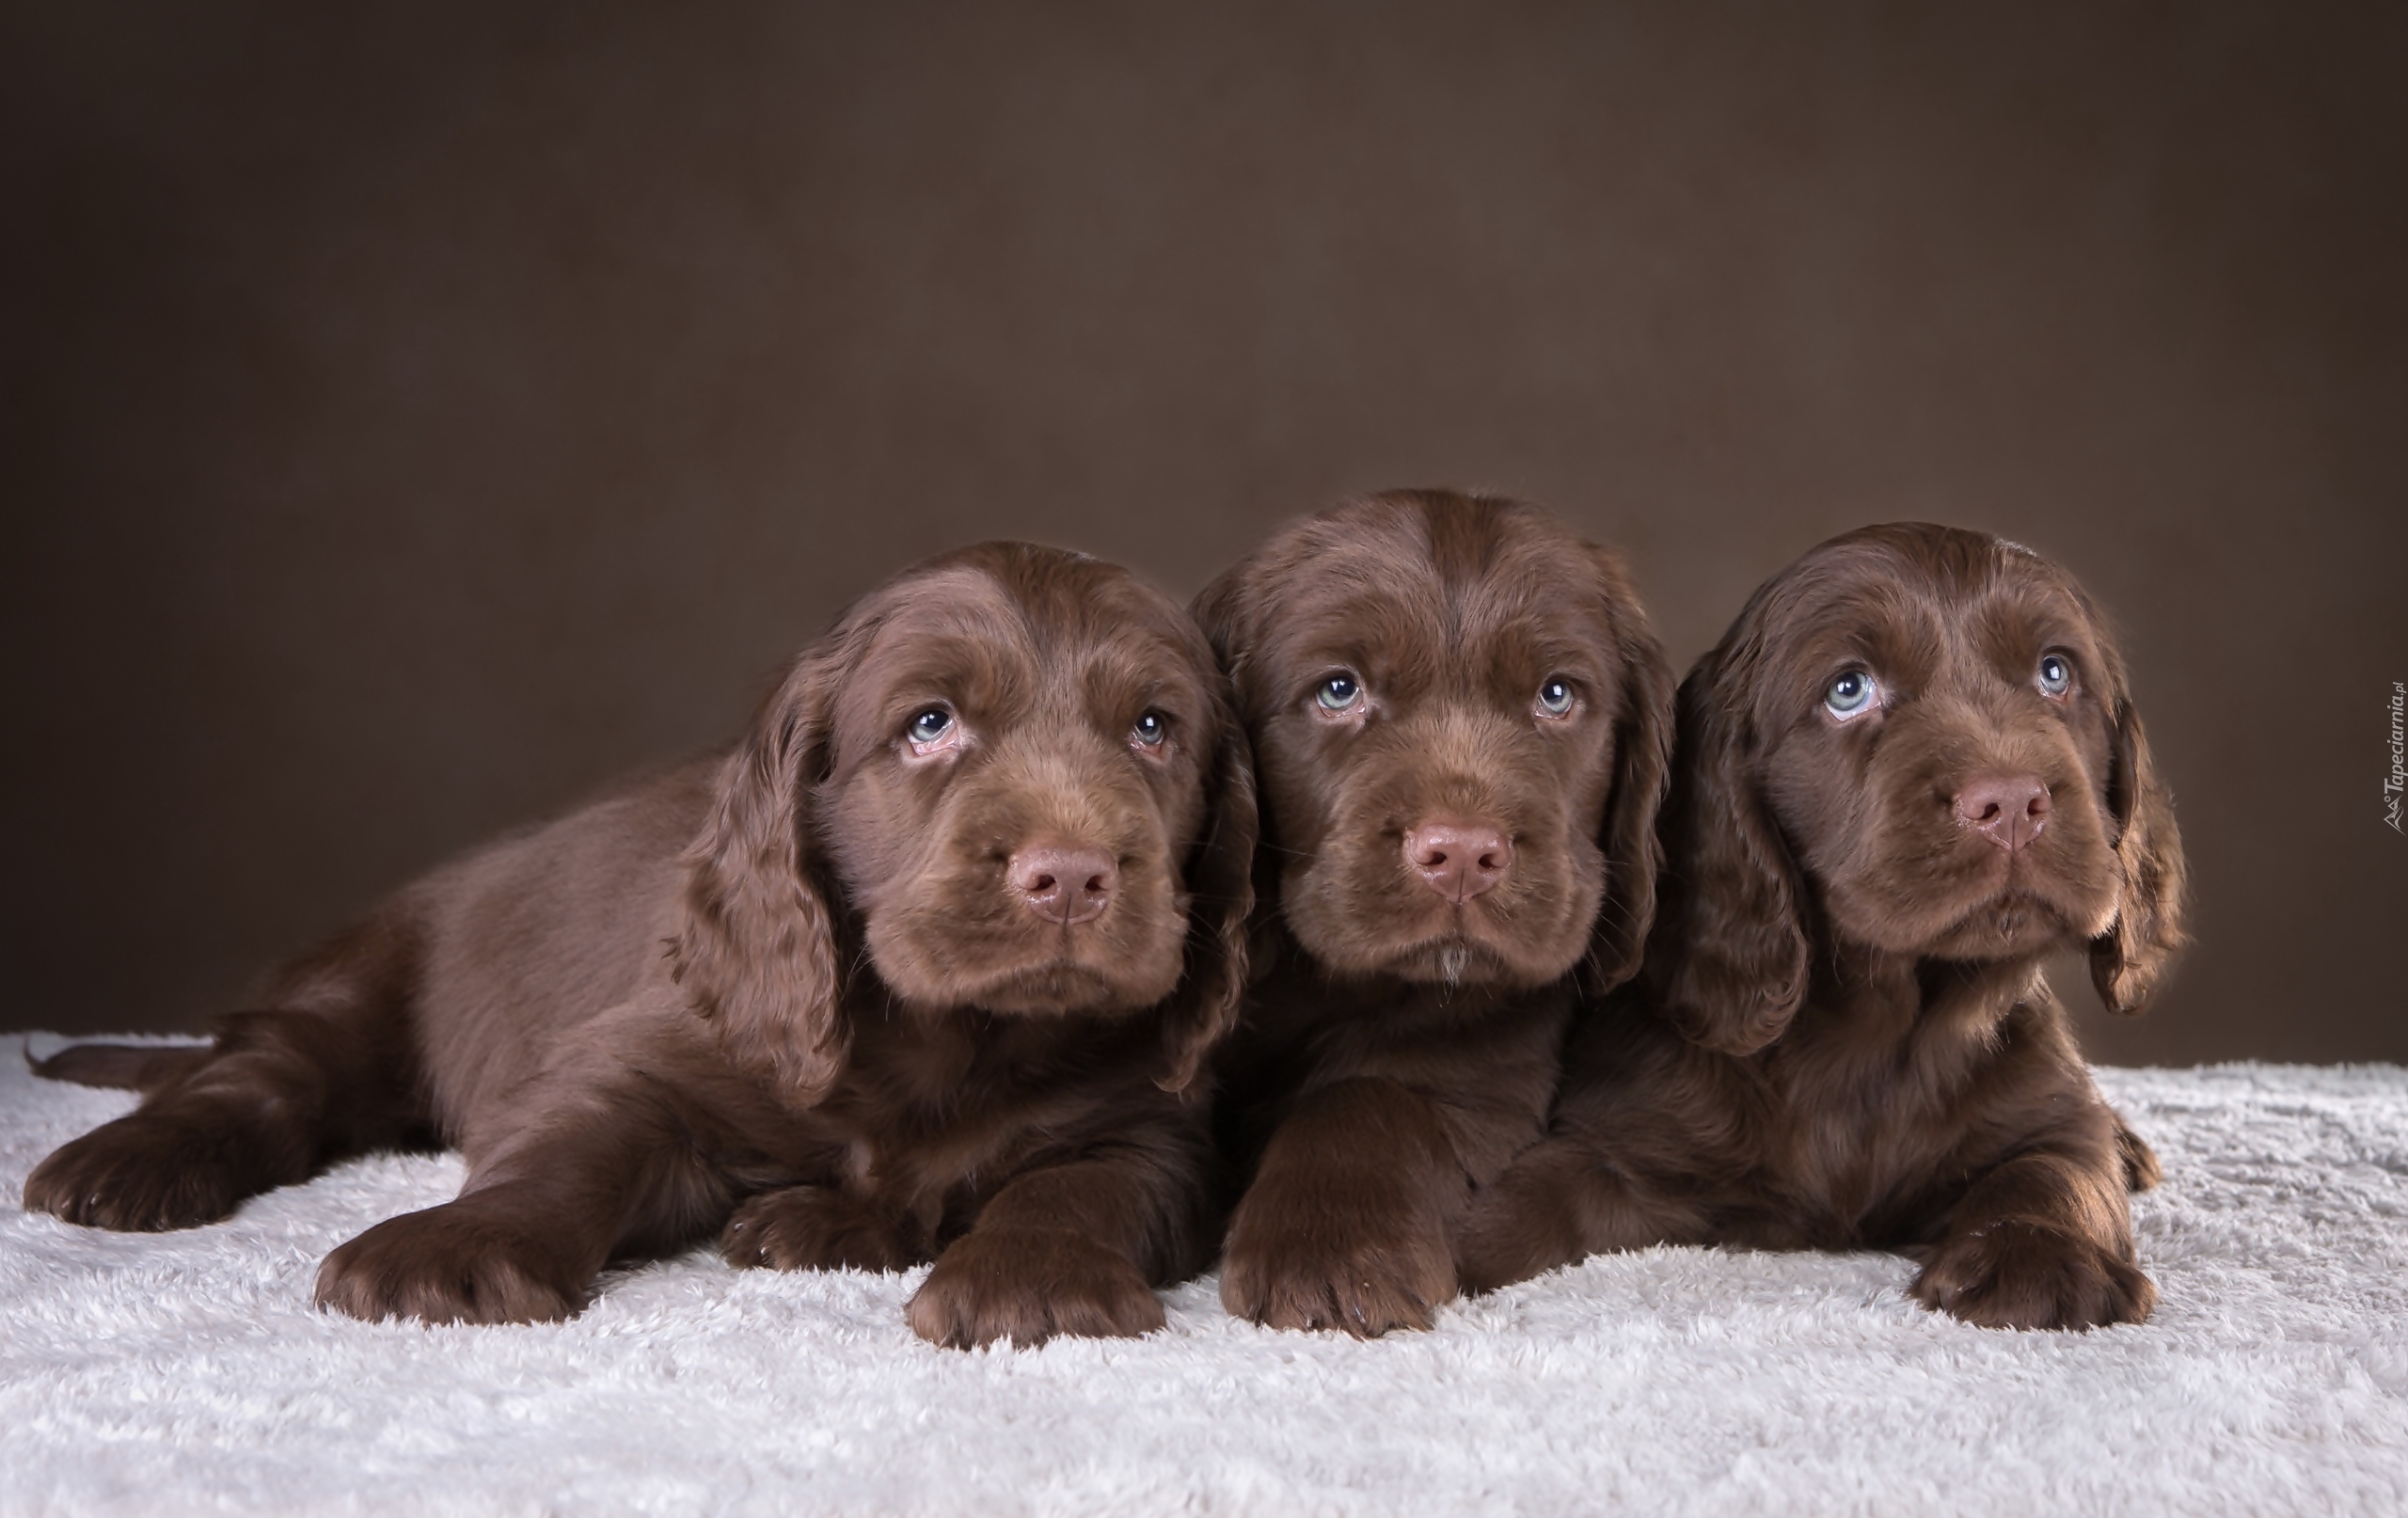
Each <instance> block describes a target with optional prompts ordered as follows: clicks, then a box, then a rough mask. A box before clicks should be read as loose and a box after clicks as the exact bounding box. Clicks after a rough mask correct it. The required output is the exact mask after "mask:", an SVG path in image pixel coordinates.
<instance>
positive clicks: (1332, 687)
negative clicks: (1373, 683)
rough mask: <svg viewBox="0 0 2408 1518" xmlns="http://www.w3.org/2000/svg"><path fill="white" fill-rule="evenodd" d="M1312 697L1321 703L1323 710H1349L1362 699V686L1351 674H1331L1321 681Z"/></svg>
mask: <svg viewBox="0 0 2408 1518" xmlns="http://www.w3.org/2000/svg"><path fill="white" fill-rule="evenodd" d="M1313 699H1314V700H1315V701H1318V702H1320V703H1321V709H1322V710H1323V711H1325V712H1342V711H1350V710H1352V709H1353V708H1354V707H1355V705H1356V704H1358V703H1360V702H1361V701H1362V699H1363V687H1362V685H1361V684H1360V683H1359V682H1357V681H1356V680H1355V677H1354V676H1353V675H1351V674H1333V675H1331V676H1330V677H1329V678H1328V679H1326V680H1323V682H1322V683H1321V689H1319V690H1318V691H1316V692H1314V694H1313Z"/></svg>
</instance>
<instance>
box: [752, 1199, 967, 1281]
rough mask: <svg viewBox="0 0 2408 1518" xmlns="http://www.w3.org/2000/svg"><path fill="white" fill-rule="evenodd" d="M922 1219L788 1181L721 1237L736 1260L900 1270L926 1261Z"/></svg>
mask: <svg viewBox="0 0 2408 1518" xmlns="http://www.w3.org/2000/svg"><path fill="white" fill-rule="evenodd" d="M924 1233H925V1230H923V1229H922V1228H921V1227H920V1226H919V1224H918V1220H917V1219H915V1218H904V1217H895V1216H891V1215H889V1214H887V1213H885V1212H883V1211H880V1210H878V1209H875V1208H872V1207H870V1206H868V1205H867V1204H865V1203H863V1201H862V1200H861V1199H860V1198H858V1197H856V1196H853V1195H850V1194H848V1193H846V1192H845V1191H843V1190H842V1189H840V1188H838V1187H835V1186H784V1187H780V1188H779V1189H778V1190H776V1191H770V1192H763V1193H761V1194H759V1195H757V1196H753V1197H752V1198H750V1199H748V1200H747V1201H746V1202H745V1203H744V1204H743V1205H742V1206H741V1207H738V1208H737V1210H736V1215H735V1216H734V1217H731V1218H729V1219H728V1220H727V1226H725V1227H723V1228H721V1230H720V1234H719V1250H720V1254H721V1256H723V1257H725V1258H726V1260H727V1262H728V1263H729V1264H730V1265H734V1266H737V1267H738V1268H743V1267H747V1266H768V1267H769V1268H771V1269H773V1270H781V1271H832V1270H856V1271H900V1270H908V1269H910V1268H911V1266H914V1265H919V1264H923V1263H926V1261H927V1258H928V1251H927V1241H926V1240H925V1238H924Z"/></svg>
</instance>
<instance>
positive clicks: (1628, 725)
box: [1588, 550, 1672, 996]
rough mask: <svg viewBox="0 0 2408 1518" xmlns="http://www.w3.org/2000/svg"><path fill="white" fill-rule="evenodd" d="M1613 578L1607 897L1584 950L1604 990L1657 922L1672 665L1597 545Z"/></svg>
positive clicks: (1635, 963)
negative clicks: (1616, 658)
mask: <svg viewBox="0 0 2408 1518" xmlns="http://www.w3.org/2000/svg"><path fill="white" fill-rule="evenodd" d="M1598 557H1599V559H1601V560H1602V561H1604V562H1605V568H1606V573H1607V578H1608V583H1609V584H1610V585H1611V586H1612V596H1611V599H1612V600H1613V603H1614V604H1613V623H1614V628H1615V637H1616V641H1617V644H1618V647H1617V652H1618V653H1619V654H1620V656H1621V658H1622V666H1623V678H1624V682H1625V685H1624V703H1625V704H1624V709H1623V714H1622V719H1621V721H1620V723H1619V724H1618V727H1617V730H1616V732H1615V734H1614V783H1613V790H1612V792H1611V794H1609V795H1608V797H1607V798H1606V814H1605V820H1604V825H1603V827H1602V828H1601V829H1600V830H1599V832H1598V837H1597V846H1598V847H1599V848H1600V849H1602V850H1603V851H1604V853H1605V856H1606V899H1605V900H1604V901H1602V902H1600V903H1599V904H1598V908H1597V928H1596V935H1595V938H1594V941H1592V944H1591V946H1590V950H1589V965H1588V969H1589V984H1590V989H1591V990H1592V992H1594V993H1595V994H1597V995H1601V996H1602V995H1604V994H1605V993H1606V992H1607V991H1609V990H1612V989H1613V988H1615V987H1617V986H1619V985H1621V984H1622V983H1623V982H1624V981H1626V980H1628V979H1629V978H1630V977H1631V976H1632V975H1634V974H1636V973H1638V972H1639V964H1640V954H1641V952H1642V951H1643V950H1644V949H1645V947H1646V944H1647V934H1648V930H1649V929H1650V928H1651V927H1652V926H1654V925H1655V922H1656V874H1657V872H1658V871H1659V870H1661V868H1662V867H1663V862H1664V850H1663V846H1662V845H1661V844H1660V843H1659V842H1658V841H1657V838H1656V814H1657V812H1658V811H1659V810H1660V809H1661V808H1662V806H1663V804H1664V790H1665V786H1666V785H1667V784H1668V783H1670V781H1671V759H1672V667H1671V663H1670V662H1669V661H1667V660H1666V659H1665V657H1664V645H1663V644H1661V643H1659V642H1657V641H1656V635H1655V634H1654V633H1653V632H1651V631H1649V630H1648V627H1647V625H1646V622H1645V620H1644V619H1643V618H1642V617H1641V615H1640V611H1639V601H1638V599H1637V597H1635V596H1634V595H1632V594H1631V593H1630V590H1629V587H1628V586H1627V585H1626V584H1625V583H1624V578H1623V575H1622V568H1621V565H1620V564H1619V563H1617V562H1615V561H1613V559H1612V558H1611V557H1610V556H1609V555H1608V554H1606V553H1604V552H1603V551H1602V550H1600V552H1599V554H1598Z"/></svg>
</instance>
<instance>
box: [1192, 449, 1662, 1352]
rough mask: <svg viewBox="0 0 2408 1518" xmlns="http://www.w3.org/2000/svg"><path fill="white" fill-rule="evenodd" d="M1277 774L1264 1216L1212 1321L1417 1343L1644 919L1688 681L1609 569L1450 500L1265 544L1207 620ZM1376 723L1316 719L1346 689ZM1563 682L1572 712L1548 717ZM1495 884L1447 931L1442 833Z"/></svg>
mask: <svg viewBox="0 0 2408 1518" xmlns="http://www.w3.org/2000/svg"><path fill="white" fill-rule="evenodd" d="M1197 611H1198V616H1199V618H1200V619H1201V620H1202V621H1203V623H1204V624H1205V625H1206V627H1207V628H1208V629H1209V630H1210V631H1211V633H1212V638H1213V640H1214V643H1215V644H1216V646H1217V647H1218V648H1219V649H1220V651H1221V654H1222V656H1223V658H1224V660H1225V661H1226V662H1227V663H1228V668H1229V670H1230V672H1231V675H1232V678H1233V679H1234V681H1235V683H1236V686H1237V689H1238V699H1239V702H1240V704H1241V707H1242V709H1243V710H1244V714H1245V720H1246V724H1247V728H1248V731H1249V733H1250V735H1251V736H1252V738H1253V740H1254V743H1255V746H1256V754H1257V758H1258V763H1259V767H1260V773H1261V783H1262V799H1263V809H1264V819H1265V821H1264V827H1265V847H1264V850H1263V853H1262V856H1261V867H1260V871H1259V879H1258V887H1257V890H1258V893H1259V896H1260V897H1261V898H1262V901H1263V903H1264V909H1263V910H1261V911H1260V912H1259V914H1258V916H1259V925H1260V930H1261V935H1262V936H1261V937H1260V939H1259V941H1258V945H1257V960H1258V968H1259V969H1262V970H1263V974H1262V977H1261V979H1260V980H1259V984H1258V985H1257V987H1256V988H1255V991H1254V993H1253V995H1252V996H1251V998H1250V1001H1249V1010H1248V1014H1247V1021H1246V1025H1245V1027H1244V1030H1243V1031H1242V1033H1241V1035H1240V1036H1239V1037H1238V1038H1237V1039H1236V1040H1233V1043H1232V1046H1231V1049H1230V1051H1229V1053H1228V1060H1227V1068H1228V1072H1229V1090H1228V1100H1227V1102H1226V1104H1225V1111H1226V1114H1227V1121H1226V1123H1225V1128H1226V1130H1227V1131H1226V1134H1225V1138H1226V1143H1227V1145H1228V1147H1229V1148H1231V1149H1232V1150H1233V1151H1234V1154H1235V1157H1236V1159H1237V1161H1238V1162H1239V1164H1240V1167H1241V1169H1243V1170H1244V1171H1246V1172H1248V1173H1250V1184H1249V1185H1248V1186H1247V1188H1246V1190H1245V1192H1244V1195H1243V1197H1242V1198H1241V1199H1240V1201H1239V1203H1238V1205H1237V1207H1236V1210H1235V1212H1234V1215H1233V1218H1232V1221H1231V1225H1230V1229H1229V1235H1228V1242H1227V1244H1226V1246H1225V1253H1224V1258H1223V1267H1222V1278H1221V1296H1222V1300H1223V1302H1224V1303H1225V1304H1227V1305H1228V1308H1229V1310H1230V1311H1232V1312H1234V1313H1237V1314H1239V1315H1241V1316H1243V1317H1246V1318H1250V1319H1253V1320H1256V1321H1259V1322H1263V1323H1269V1324H1272V1325H1274V1326H1277V1327H1284V1328H1335V1329H1341V1330H1344V1331H1345V1332H1348V1333H1351V1334H1355V1335H1358V1336H1373V1335H1378V1334H1382V1333H1386V1331H1388V1330H1389V1329H1392V1328H1396V1327H1400V1326H1413V1327H1426V1326H1428V1324H1429V1322H1430V1316H1431V1314H1432V1312H1433V1311H1434V1309H1435V1308H1436V1307H1438V1306H1439V1305H1441V1304H1443V1303H1445V1302H1447V1301H1449V1300H1450V1299H1451V1298H1452V1297H1453V1296H1454V1294H1455V1271H1454V1265H1453V1259H1452V1253H1451V1236H1452V1233H1453V1230H1454V1228H1455V1226H1456V1225H1457V1224H1458V1222H1459V1221H1460V1219H1461V1216H1462V1214H1463V1210H1464V1208H1465V1204H1466V1202H1467V1200H1468V1198H1469V1196H1470V1194H1471V1191H1472V1188H1473V1187H1474V1186H1475V1185H1476V1184H1478V1183H1480V1182H1481V1181H1484V1180H1487V1179H1489V1178H1492V1177H1493V1176H1495V1175H1496V1174H1497V1171H1498V1170H1499V1169H1500V1168H1501V1167H1502V1166H1503V1165H1504V1164H1505V1163H1506V1162H1507V1161H1508V1160H1510V1159H1511V1158H1512V1157H1513V1154H1514V1153H1515V1152H1517V1151H1518V1150H1520V1149H1522V1148H1523V1147H1525V1146H1528V1145H1529V1144H1531V1143H1533V1142H1535V1141H1536V1140H1537V1139H1538V1137H1539V1135H1540V1132H1541V1128H1542V1125H1543V1123H1544V1120H1545V1111H1546V1105H1547V1101H1548V1099H1549V1097H1550V1095H1551V1094H1552V1092H1553V1090H1554V1087H1555V1079H1556V1071H1557V1059H1558V1054H1559V1052H1560V1046H1561V1040H1562V1035H1563V1029H1564V1026H1565V1023H1566V1021H1567V1020H1568V1019H1569V1017H1570V1014H1571V1009H1572V1005H1573V988H1574V980H1575V977H1576V972H1579V971H1581V970H1582V968H1583V967H1584V966H1585V970H1586V973H1587V974H1588V976H1589V977H1590V978H1591V980H1592V984H1593V985H1595V986H1597V987H1599V988H1603V987H1608V986H1611V985H1614V984H1616V983H1618V982H1619V981H1621V980H1622V979H1624V977H1625V976H1627V975H1628V974H1629V973H1630V972H1632V970H1633V969H1634V968H1635V963H1636V959H1637V955H1638V948H1639V944H1640V941H1642V940H1643V938H1644V936H1645V933H1646V930H1647V924H1648V921H1649V918H1650V916H1651V914H1652V912H1653V910H1654V885H1655V877H1656V852H1655V850H1656V842H1655V833H1654V822H1655V813H1656V805H1657V803H1658V801H1659V799H1660V798H1661V793H1662V789H1663V783H1664V775H1665V766H1666V757H1667V749H1668V747H1669V740H1670V726H1671V723H1670V705H1671V674H1670V672H1669V670H1668V669H1667V668H1666V666H1665V663H1664V657H1663V654H1662V652H1661V650H1660V649H1659V648H1658V647H1657V645H1656V640H1655V639H1654V637H1653V636H1652V635H1651V634H1650V633H1649V632H1648V630H1647V625H1646V620H1645V618H1644V616H1643V615H1642V614H1641V613H1640V609H1639V605H1638V602H1637V600H1636V599H1635V598H1634V597H1633V596H1632V594H1631V593H1630V589H1629V586H1628V584H1627V582H1626V581H1625V579H1624V575H1623V572H1622V569H1621V566H1620V564H1619V563H1618V562H1617V561H1615V559H1614V558H1613V556H1612V555H1610V554H1608V553H1607V552H1606V551H1605V550H1603V549H1600V548H1597V547H1594V546H1591V545H1589V544H1585V543H1582V542H1580V541H1579V540H1577V539H1576V538H1574V537H1573V536H1572V535H1571V534H1570V533H1568V532H1566V531H1565V530H1563V529H1562V528H1561V527H1560V526H1558V525H1557V524H1555V523H1554V522H1552V521H1551V520H1549V519H1548V518H1547V517H1546V516H1545V515H1544V514H1541V513H1539V512H1537V511H1534V510H1532V509H1531V508H1529V507H1528V506H1522V505H1518V504H1515V503H1513V502H1508V501H1501V500H1496V499H1491V498H1472V497H1464V496H1457V495H1452V494H1447V493H1441V492H1429V493H1399V494H1395V495H1388V496H1381V497H1376V498H1371V499H1369V500H1364V501H1359V502H1356V503H1355V504H1352V505H1349V506H1345V507H1341V508H1339V509H1338V510H1336V511H1333V512H1329V513H1326V514H1323V515H1321V516H1319V517H1315V518H1313V519H1311V520H1309V521H1307V522H1305V523H1302V524H1300V525H1298V526H1296V527H1294V528H1291V529H1290V530H1287V531H1285V532H1282V533H1280V534H1279V535H1277V536H1276V537H1275V538H1273V539H1272V540H1271V541H1270V542H1268V543H1266V544H1265V545H1263V546H1262V547H1261V548H1260V549H1259V550H1258V551H1257V552H1256V553H1255V555H1254V556H1253V557H1252V558H1251V559H1249V560H1247V561H1245V562H1244V563H1243V564H1241V565H1239V566H1238V567H1237V568H1235V569H1233V570H1231V571H1230V572H1229V573H1228V574H1227V575H1225V576H1223V577H1221V579H1220V580H1219V581H1217V582H1216V583H1215V584H1214V585H1212V587H1211V588H1210V589H1208V590H1207V591H1206V592H1205V593H1204V595H1203V597H1202V598H1201V600H1200V601H1199V602H1198V607H1197ZM1333 672H1342V673H1343V674H1344V675H1345V676H1346V677H1347V678H1349V679H1352V680H1354V681H1355V682H1357V683H1358V684H1359V687H1360V691H1359V694H1360V698H1361V699H1360V703H1359V704H1358V705H1357V706H1356V707H1355V708H1352V709H1350V710H1349V711H1347V712H1345V713H1340V714H1335V715H1333V714H1331V713H1329V712H1327V711H1326V710H1324V709H1323V708H1321V707H1320V706H1319V704H1318V699H1317V692H1318V691H1319V690H1320V689H1321V688H1322V683H1323V681H1324V680H1326V679H1328V678H1329V677H1330V676H1331V675H1332V674H1333ZM1558 676H1560V677H1562V679H1563V680H1564V682H1565V686H1564V691H1565V692H1566V693H1567V694H1568V699H1569V701H1570V705H1569V706H1568V709H1566V710H1565V711H1563V712H1562V713H1560V714H1557V713H1551V712H1547V711H1545V710H1542V709H1541V708H1540V707H1539V706H1538V705H1537V704H1536V702H1537V700H1538V698H1539V696H1540V695H1541V693H1542V690H1543V688H1544V687H1545V685H1546V683H1547V682H1549V681H1550V680H1553V679H1554V678H1556V677H1558ZM1434 818H1439V819H1454V820H1456V821H1460V822H1463V823H1465V824H1467V825H1469V824H1477V825H1479V826H1480V827H1482V828H1487V829H1490V830H1493V831H1494V832H1495V834H1496V836H1497V839H1498V840H1499V841H1500V842H1505V843H1509V844H1510V852H1511V857H1510V867H1508V868H1507V869H1505V870H1504V872H1503V874H1502V877H1501V878H1499V879H1497V881H1496V882H1495V883H1494V884H1493V887H1491V888H1490V889H1487V890H1486V892H1485V893H1483V894H1477V895H1472V896H1469V897H1467V898H1461V899H1450V897H1449V896H1447V895H1445V894H1442V893H1440V891H1438V890H1437V889H1434V888H1433V887H1431V886H1429V885H1426V884H1425V882H1424V880H1423V879H1422V878H1418V876H1417V872H1416V868H1415V867H1414V865H1413V863H1412V856H1411V854H1410V852H1409V850H1410V847H1411V841H1412V839H1413V838H1414V837H1415V835H1416V834H1415V830H1417V829H1420V828H1422V827H1424V826H1425V825H1429V824H1431V822H1432V819H1434Z"/></svg>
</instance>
